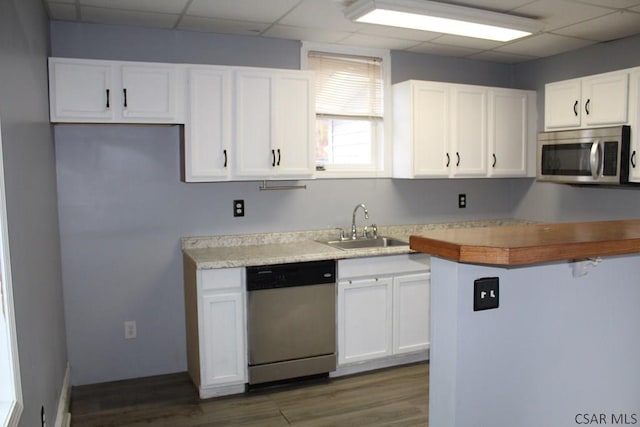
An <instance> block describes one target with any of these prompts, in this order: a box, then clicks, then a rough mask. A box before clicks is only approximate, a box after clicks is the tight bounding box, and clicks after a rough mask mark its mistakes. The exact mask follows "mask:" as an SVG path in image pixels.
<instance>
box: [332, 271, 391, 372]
mask: <svg viewBox="0 0 640 427" xmlns="http://www.w3.org/2000/svg"><path fill="white" fill-rule="evenodd" d="M392 291H393V289H392V281H391V278H383V279H363V280H353V281H341V282H339V283H338V363H339V364H345V363H351V362H357V361H363V360H370V359H377V358H379V357H384V356H388V355H391V353H392V348H391V345H392V342H391V332H392V330H391V326H392V323H391V322H392V317H391V311H392V297H393V296H392Z"/></svg>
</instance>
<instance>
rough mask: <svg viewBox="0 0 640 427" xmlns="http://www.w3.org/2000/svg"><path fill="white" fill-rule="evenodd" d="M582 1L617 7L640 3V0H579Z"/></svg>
mask: <svg viewBox="0 0 640 427" xmlns="http://www.w3.org/2000/svg"><path fill="white" fill-rule="evenodd" d="M577 1H578V2H580V3H585V4H592V5H595V6H603V7H613V8H616V9H621V8H626V7H631V6H634V5H640V0H577Z"/></svg>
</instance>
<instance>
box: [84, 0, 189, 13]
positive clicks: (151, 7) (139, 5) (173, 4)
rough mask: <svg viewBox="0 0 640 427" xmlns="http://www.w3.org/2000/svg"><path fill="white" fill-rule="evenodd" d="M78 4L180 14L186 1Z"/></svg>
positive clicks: (97, 0)
mask: <svg viewBox="0 0 640 427" xmlns="http://www.w3.org/2000/svg"><path fill="white" fill-rule="evenodd" d="M79 3H80V5H82V6H93V7H101V8H105V9H123V10H136V11H140V12H152V13H154V12H155V13H173V14H180V13H182V12H183V11H184V8H185V6H186V5H187V3H188V0H80V1H79Z"/></svg>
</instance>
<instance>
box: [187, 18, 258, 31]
mask: <svg viewBox="0 0 640 427" xmlns="http://www.w3.org/2000/svg"><path fill="white" fill-rule="evenodd" d="M268 27H269V24H266V23H263V22H248V21H233V20H230V19H213V18H200V17H197V16H185V17H183V18H182V19H181V20H180V23H179V24H178V29H180V30H191V31H203V32H211V33H222V34H243V35H251V36H256V35H259V34H260V33H262V32H263V31H264V30H266V29H267V28H268Z"/></svg>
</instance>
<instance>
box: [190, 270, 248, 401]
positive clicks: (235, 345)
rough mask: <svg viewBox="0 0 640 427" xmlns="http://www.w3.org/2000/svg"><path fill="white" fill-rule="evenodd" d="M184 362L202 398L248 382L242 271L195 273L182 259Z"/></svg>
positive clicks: (235, 390) (239, 388)
mask: <svg viewBox="0 0 640 427" xmlns="http://www.w3.org/2000/svg"><path fill="white" fill-rule="evenodd" d="M184 269H185V311H186V323H187V364H188V371H189V375H190V376H191V379H192V380H193V382H194V384H195V385H196V387H197V388H198V391H199V393H200V398H202V399H206V398H210V397H214V396H223V395H226V394H234V393H241V392H243V391H244V389H245V383H246V382H247V361H246V333H245V331H246V320H245V319H246V314H245V291H244V286H243V285H244V269H243V268H222V269H214V270H197V269H196V267H195V264H193V262H192V261H190V260H189V259H187V258H186V257H185V264H184Z"/></svg>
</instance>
